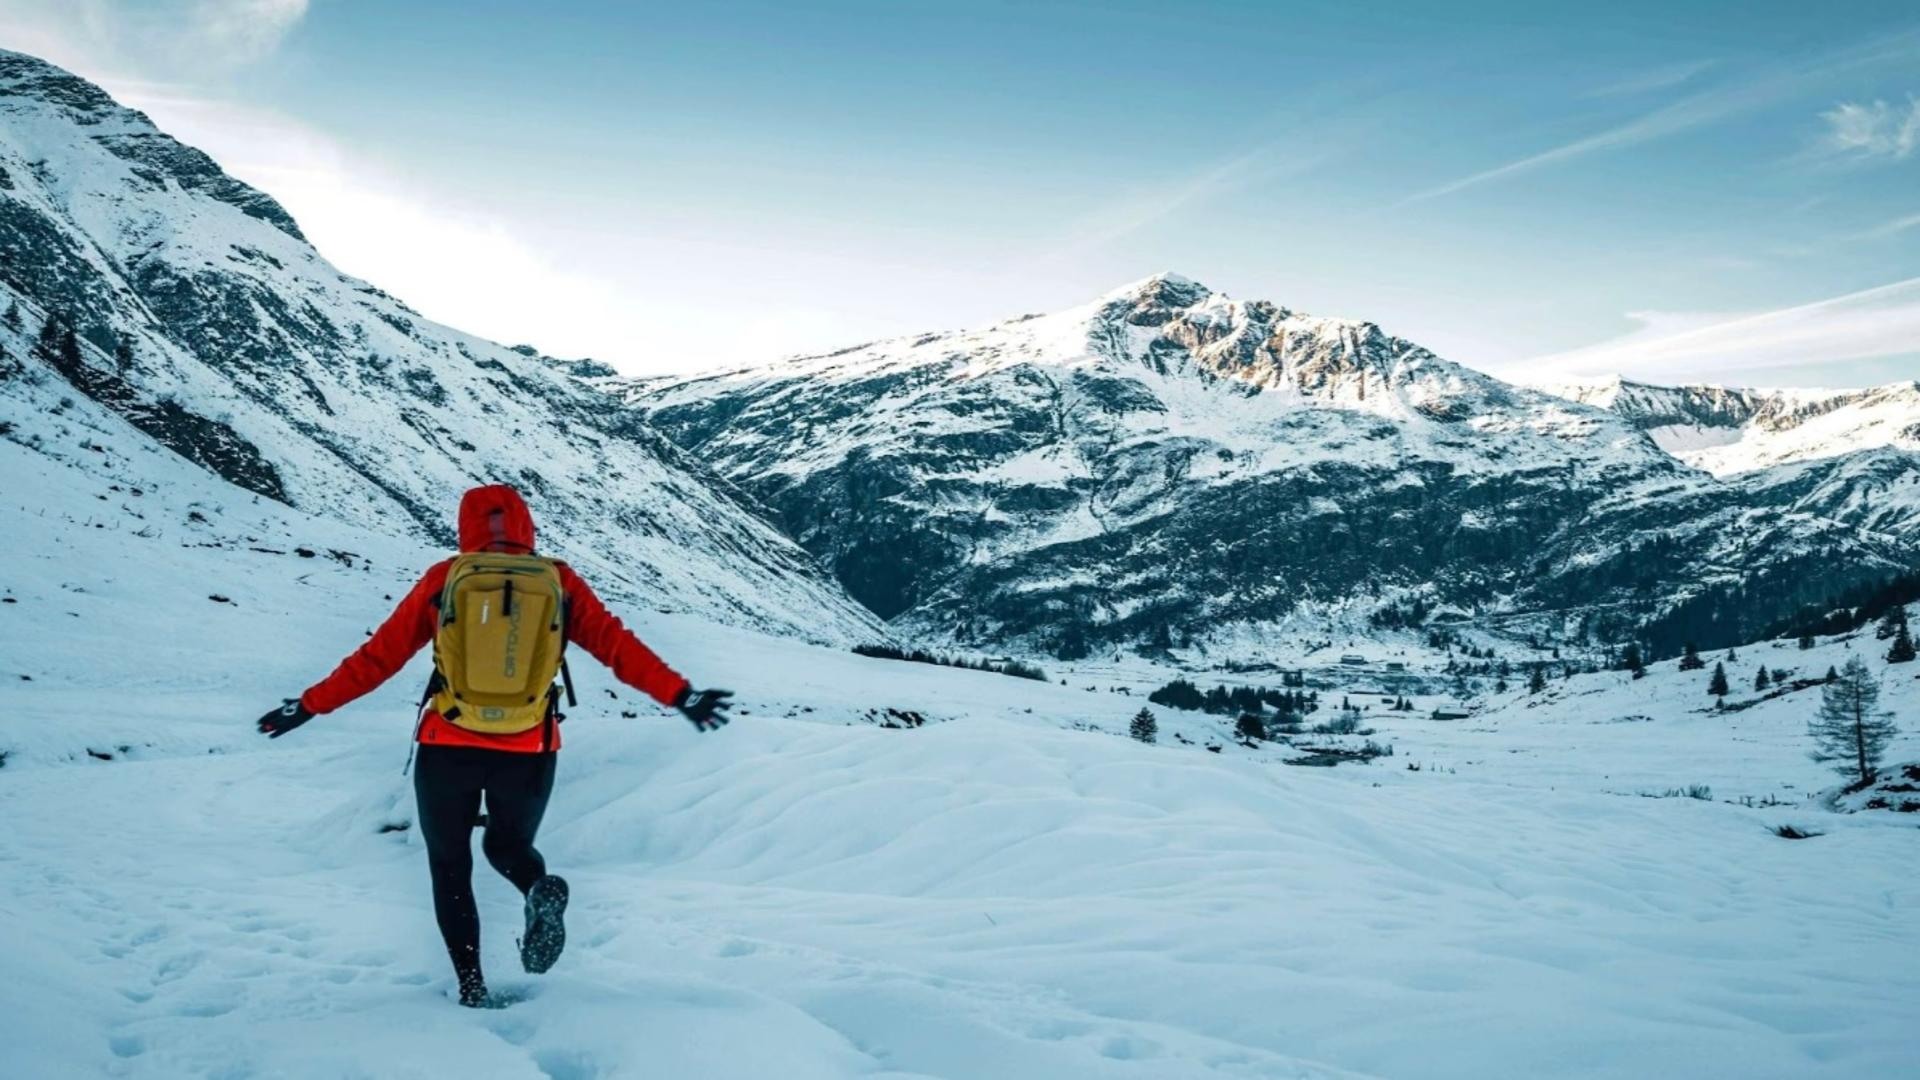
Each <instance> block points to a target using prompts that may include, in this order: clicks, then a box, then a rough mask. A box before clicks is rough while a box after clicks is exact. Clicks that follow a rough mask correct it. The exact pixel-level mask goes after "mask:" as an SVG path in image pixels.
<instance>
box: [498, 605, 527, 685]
mask: <svg viewBox="0 0 1920 1080" xmlns="http://www.w3.org/2000/svg"><path fill="white" fill-rule="evenodd" d="M521 616H522V612H521V609H520V608H514V609H513V611H512V612H510V613H509V614H508V615H507V666H506V670H504V671H502V672H501V673H500V674H501V675H503V676H505V677H506V678H509V679H511V678H513V676H514V672H515V671H517V670H519V667H520V661H519V660H518V659H516V657H517V656H518V655H519V653H520V619H521Z"/></svg>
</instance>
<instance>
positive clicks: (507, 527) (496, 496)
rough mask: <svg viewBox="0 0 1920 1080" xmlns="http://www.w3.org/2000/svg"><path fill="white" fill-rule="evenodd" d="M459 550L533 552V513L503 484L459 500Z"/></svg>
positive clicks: (473, 490)
mask: <svg viewBox="0 0 1920 1080" xmlns="http://www.w3.org/2000/svg"><path fill="white" fill-rule="evenodd" d="M460 550H461V551H510V552H513V553H514V554H517V555H527V554H531V553H532V551H533V512H532V511H530V510H528V509H527V501H526V500H525V499H522V498H521V497H520V493H519V492H517V491H515V490H513V489H512V488H510V487H508V486H507V485H505V484H488V485H487V486H485V487H477V488H474V489H472V490H470V491H468V492H467V493H466V494H465V495H462V496H460Z"/></svg>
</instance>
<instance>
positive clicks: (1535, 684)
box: [1527, 664, 1547, 694]
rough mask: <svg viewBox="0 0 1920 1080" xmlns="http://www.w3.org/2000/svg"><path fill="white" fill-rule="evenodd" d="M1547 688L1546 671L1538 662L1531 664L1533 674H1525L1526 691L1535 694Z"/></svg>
mask: <svg viewBox="0 0 1920 1080" xmlns="http://www.w3.org/2000/svg"><path fill="white" fill-rule="evenodd" d="M1546 688H1547V672H1546V669H1545V668H1543V667H1542V666H1541V665H1539V664H1535V665H1533V674H1531V675H1529V676H1527V693H1529V694H1537V693H1539V692H1540V691H1542V690H1545V689H1546Z"/></svg>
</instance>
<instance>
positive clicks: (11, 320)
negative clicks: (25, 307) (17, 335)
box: [4, 300, 20, 330]
mask: <svg viewBox="0 0 1920 1080" xmlns="http://www.w3.org/2000/svg"><path fill="white" fill-rule="evenodd" d="M4 321H5V322H6V324H7V329H9V330H19V329H20V301H18V300H15V301H14V302H13V303H11V304H8V305H7V314H6V316H5V319H4Z"/></svg>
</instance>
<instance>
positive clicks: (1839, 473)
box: [1730, 446, 1920, 541]
mask: <svg viewBox="0 0 1920 1080" xmlns="http://www.w3.org/2000/svg"><path fill="white" fill-rule="evenodd" d="M1730 480H1731V482H1732V483H1734V484H1735V485H1737V486H1738V487H1740V488H1741V489H1742V490H1743V491H1744V492H1745V493H1746V494H1745V495H1744V496H1743V499H1744V500H1745V501H1748V502H1751V503H1753V504H1756V505H1758V504H1768V505H1773V506H1780V507H1784V508H1789V509H1792V510H1796V511H1804V512H1807V513H1813V514H1817V515H1819V516H1821V517H1824V518H1829V519H1831V520H1834V521H1842V522H1847V523H1848V524H1851V525H1855V526H1857V527H1859V528H1862V529H1868V530H1872V531H1874V532H1877V533H1882V534H1885V535H1887V536H1892V537H1899V538H1902V539H1904V540H1907V541H1913V540H1915V539H1916V538H1920V450H1907V449H1899V448H1896V447H1891V446H1888V447H1879V448H1876V449H1869V450H1858V451H1854V452H1852V453H1846V454H1839V455H1836V456H1832V457H1820V458H1814V459H1812V460H1808V461H1799V462H1792V463H1789V464H1785V465H1775V466H1772V467H1770V468H1765V469H1755V470H1752V471H1749V472H1742V473H1739V474H1737V475H1735V476H1733V477H1731V478H1730Z"/></svg>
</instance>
